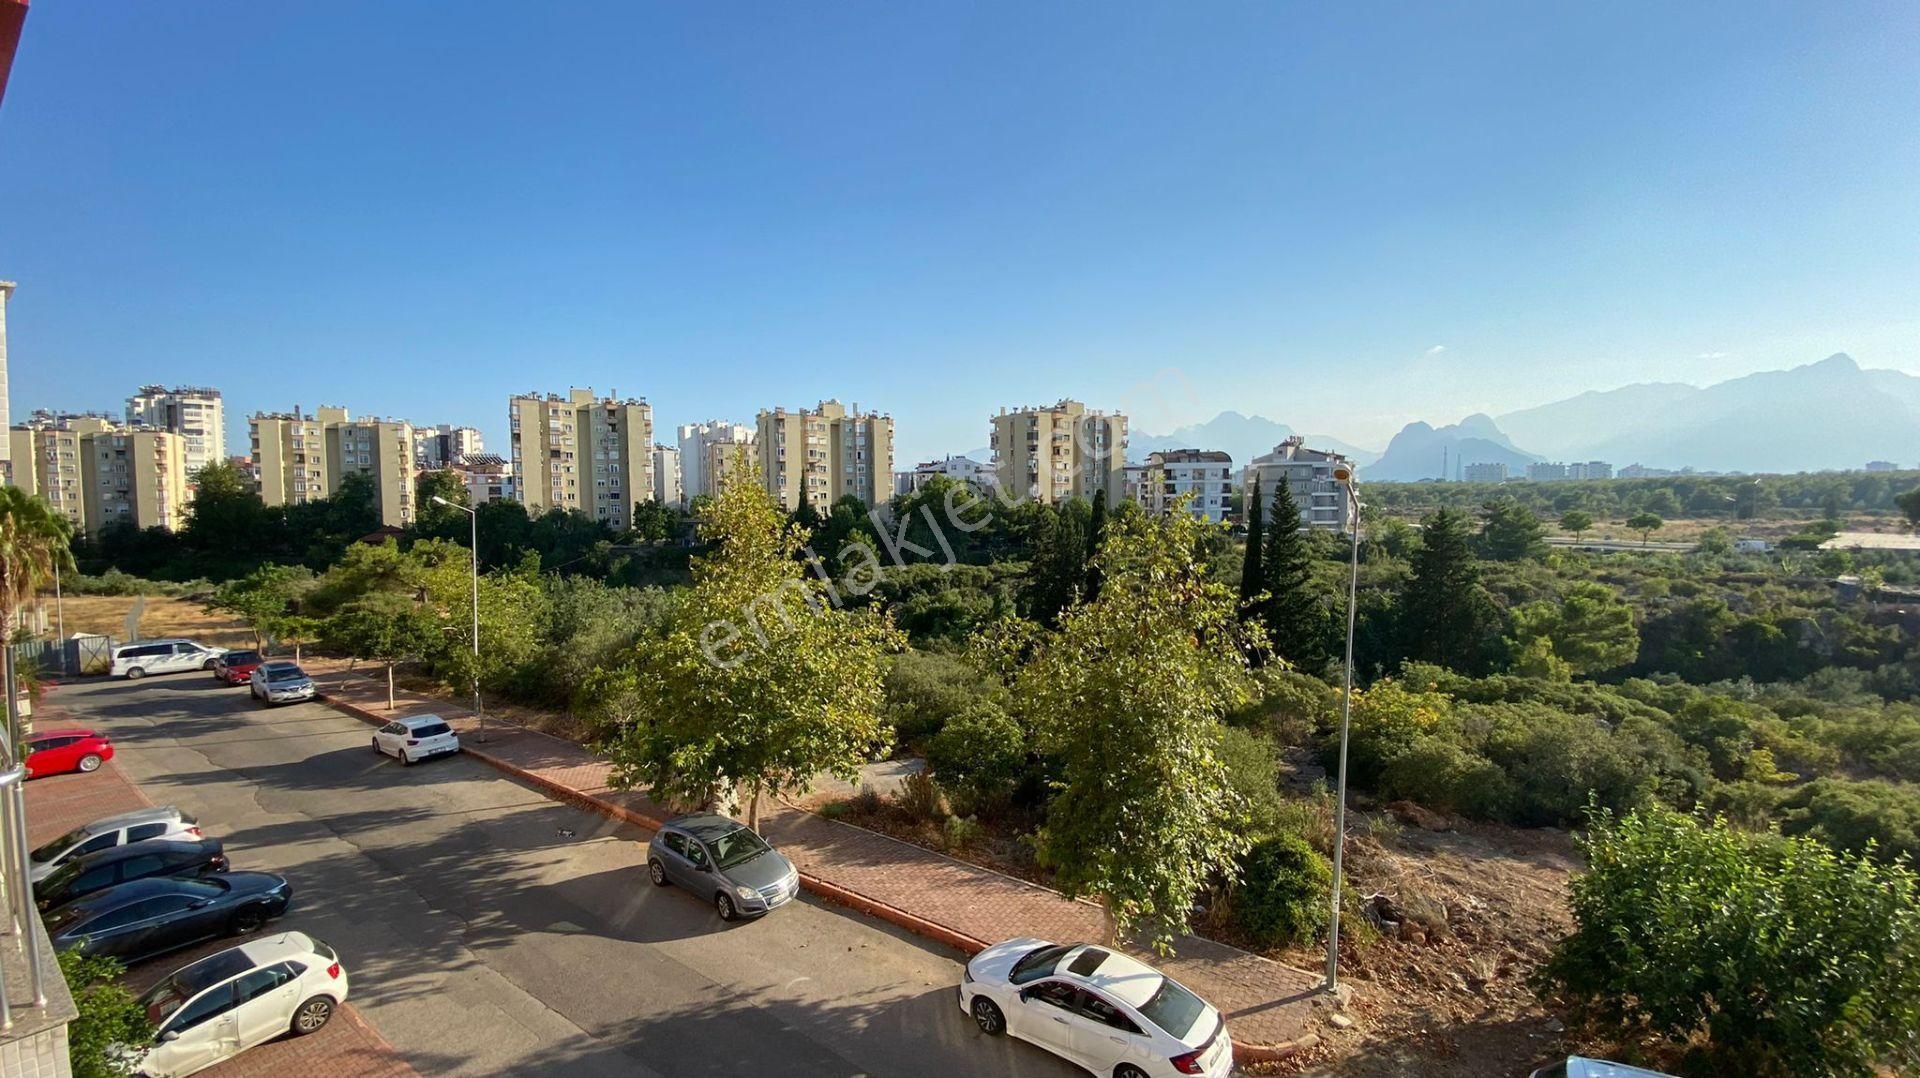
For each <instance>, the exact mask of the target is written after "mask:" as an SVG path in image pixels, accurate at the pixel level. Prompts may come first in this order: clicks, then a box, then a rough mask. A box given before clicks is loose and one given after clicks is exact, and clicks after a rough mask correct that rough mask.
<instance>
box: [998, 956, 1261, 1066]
mask: <svg viewBox="0 0 1920 1078" xmlns="http://www.w3.org/2000/svg"><path fill="white" fill-rule="evenodd" d="M960 1010H961V1011H963V1012H965V1013H966V1014H967V1015H969V1016H970V1017H972V1018H973V1020H974V1023H975V1024H976V1025H978V1026H979V1027H980V1029H981V1031H982V1032H984V1033H988V1034H994V1035H997V1034H1000V1033H1011V1034H1012V1035H1014V1036H1016V1037H1019V1038H1020V1039H1021V1040H1025V1041H1032V1042H1033V1043H1034V1044H1037V1045H1039V1046H1040V1047H1042V1048H1045V1049H1046V1050H1047V1051H1049V1052H1052V1053H1053V1054H1055V1055H1057V1056H1060V1057H1061V1058H1063V1059H1066V1060H1068V1061H1069V1062H1072V1063H1075V1064H1078V1065H1079V1066H1082V1067H1085V1068H1086V1069H1088V1070H1090V1071H1092V1072H1093V1073H1095V1074H1098V1075H1101V1076H1103V1078H1105V1076H1107V1075H1111V1076H1113V1078H1162V1076H1167V1078H1172V1076H1174V1075H1196V1074H1197V1075H1205V1076H1206V1078H1225V1076H1226V1075H1227V1074H1228V1073H1229V1072H1231V1071H1232V1070H1233V1043H1232V1042H1231V1041H1230V1040H1228V1038H1227V1024H1226V1022H1225V1020H1223V1019H1222V1018H1221V1017H1220V1012H1219V1011H1217V1010H1214V1009H1213V1007H1212V1006H1210V1005H1209V1004H1208V1003H1207V1002H1206V1001H1205V1000H1202V999H1201V998H1200V997H1199V996H1196V995H1194V994H1193V993H1192V992H1189V991H1187V989H1186V987H1185V986H1184V985H1182V984H1180V982H1178V981H1176V980H1174V979H1173V978H1171V977H1168V976H1166V975H1164V974H1162V973H1161V972H1160V971H1158V970H1156V969H1154V968H1153V967H1152V966H1147V965H1143V964H1142V963H1139V962H1136V961H1134V960H1133V959H1131V958H1128V957H1127V956H1126V955H1123V954H1118V953H1116V952H1113V951H1110V950H1107V949H1106V948H1104V947H1095V946H1092V945H1090V944H1059V943H1048V942H1047V941H1046V940H1039V939H1017V940H1008V941H1007V942H1005V943H1000V944H995V945H994V946H992V947H989V948H987V949H986V950H984V951H981V952H980V953H979V954H977V955H974V956H973V959H972V960H971V961H969V962H968V963H967V965H966V969H965V970H964V971H962V973H961V981H960Z"/></svg>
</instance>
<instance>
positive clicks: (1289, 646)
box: [1260, 480, 1328, 673]
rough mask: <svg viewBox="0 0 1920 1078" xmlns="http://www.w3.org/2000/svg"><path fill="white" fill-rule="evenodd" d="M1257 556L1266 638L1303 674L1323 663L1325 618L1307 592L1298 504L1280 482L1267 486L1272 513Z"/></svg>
mask: <svg viewBox="0 0 1920 1078" xmlns="http://www.w3.org/2000/svg"><path fill="white" fill-rule="evenodd" d="M1265 548H1266V549H1264V550H1262V551H1261V553H1260V560H1261V563H1262V571H1263V572H1264V574H1265V576H1266V588H1267V592H1268V594H1269V595H1270V596H1271V598H1269V599H1268V600H1267V603H1266V608H1265V610H1264V615H1265V616H1264V618H1263V619H1262V620H1263V621H1265V622H1266V627H1267V639H1268V640H1269V641H1270V642H1271V643H1272V644H1273V650H1274V651H1275V652H1277V653H1278V654H1279V655H1280V657H1281V658H1283V659H1286V660H1288V661H1289V662H1292V663H1293V664H1294V665H1296V666H1298V667H1300V668H1301V669H1302V670H1304V671H1305V672H1307V673H1319V672H1320V669H1321V668H1322V667H1324V666H1326V664H1327V659H1328V654H1327V639H1326V637H1327V615H1326V608H1325V607H1323V606H1322V605H1321V604H1320V601H1319V598H1318V597H1317V596H1316V595H1315V594H1314V588H1313V551H1312V550H1310V549H1309V548H1308V546H1307V538H1306V536H1305V535H1303V534H1302V533H1301V531H1300V506H1299V503H1297V502H1295V501H1294V500H1293V491H1292V490H1291V489H1289V487H1288V484H1287V483H1286V481H1285V480H1280V481H1277V482H1275V483H1274V485H1273V513H1272V516H1271V519H1269V520H1268V522H1267V534H1266V536H1265Z"/></svg>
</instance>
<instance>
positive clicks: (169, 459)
mask: <svg viewBox="0 0 1920 1078" xmlns="http://www.w3.org/2000/svg"><path fill="white" fill-rule="evenodd" d="M80 489H81V490H82V491H83V492H84V493H85V495H86V509H85V512H86V527H87V531H88V532H89V533H91V534H95V535H97V534H99V533H100V532H101V531H102V530H103V529H106V528H109V527H113V526H115V525H119V524H131V525H132V526H134V527H136V528H142V529H145V528H165V529H167V530H168V531H173V530H176V529H178V528H179V527H180V525H181V524H183V523H185V521H186V510H187V445H186V439H184V438H182V437H181V436H180V435H178V434H175V433H173V432H172V431H166V430H141V429H137V428H135V429H129V428H126V427H120V428H115V429H111V430H102V431H91V432H87V433H83V434H82V435H81V436H80Z"/></svg>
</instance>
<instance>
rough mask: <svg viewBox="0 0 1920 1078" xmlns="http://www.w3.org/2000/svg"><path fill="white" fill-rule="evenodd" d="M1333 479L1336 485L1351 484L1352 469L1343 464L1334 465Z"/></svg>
mask: <svg viewBox="0 0 1920 1078" xmlns="http://www.w3.org/2000/svg"><path fill="white" fill-rule="evenodd" d="M1333 479H1334V482H1336V483H1351V482H1353V468H1352V467H1351V466H1349V465H1345V464H1336V465H1334V466H1333Z"/></svg>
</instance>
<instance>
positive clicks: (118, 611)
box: [48, 595, 253, 647]
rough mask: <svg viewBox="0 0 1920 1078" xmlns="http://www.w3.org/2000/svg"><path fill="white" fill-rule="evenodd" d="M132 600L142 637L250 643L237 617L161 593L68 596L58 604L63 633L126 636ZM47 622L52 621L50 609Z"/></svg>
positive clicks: (222, 644)
mask: <svg viewBox="0 0 1920 1078" xmlns="http://www.w3.org/2000/svg"><path fill="white" fill-rule="evenodd" d="M136 603H144V604H145V605H144V606H142V607H141V611H140V624H139V635H140V636H142V637H148V638H151V637H157V636H185V637H190V638H192V639H194V640H197V641H199V642H201V643H203V644H215V645H218V646H220V647H252V646H253V633H252V632H250V631H248V629H247V627H246V624H245V623H244V622H241V621H240V620H238V619H237V618H233V617H230V616H228V615H225V614H210V613H208V612H207V611H206V610H205V609H204V608H203V607H202V606H201V605H200V604H199V603H197V602H194V601H193V600H191V599H170V598H166V597H163V596H147V597H144V598H142V597H137V596H122V595H75V596H71V597H69V598H67V599H66V600H65V601H64V602H63V604H62V605H63V606H64V608H65V620H66V629H67V633H68V634H69V635H71V634H73V633H99V634H101V635H103V636H110V637H112V638H113V639H115V640H127V639H130V635H129V633H128V632H127V628H128V626H127V615H128V614H129V613H131V612H132V610H133V608H134V604H136ZM48 624H49V625H51V624H52V617H51V612H49V617H48Z"/></svg>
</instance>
